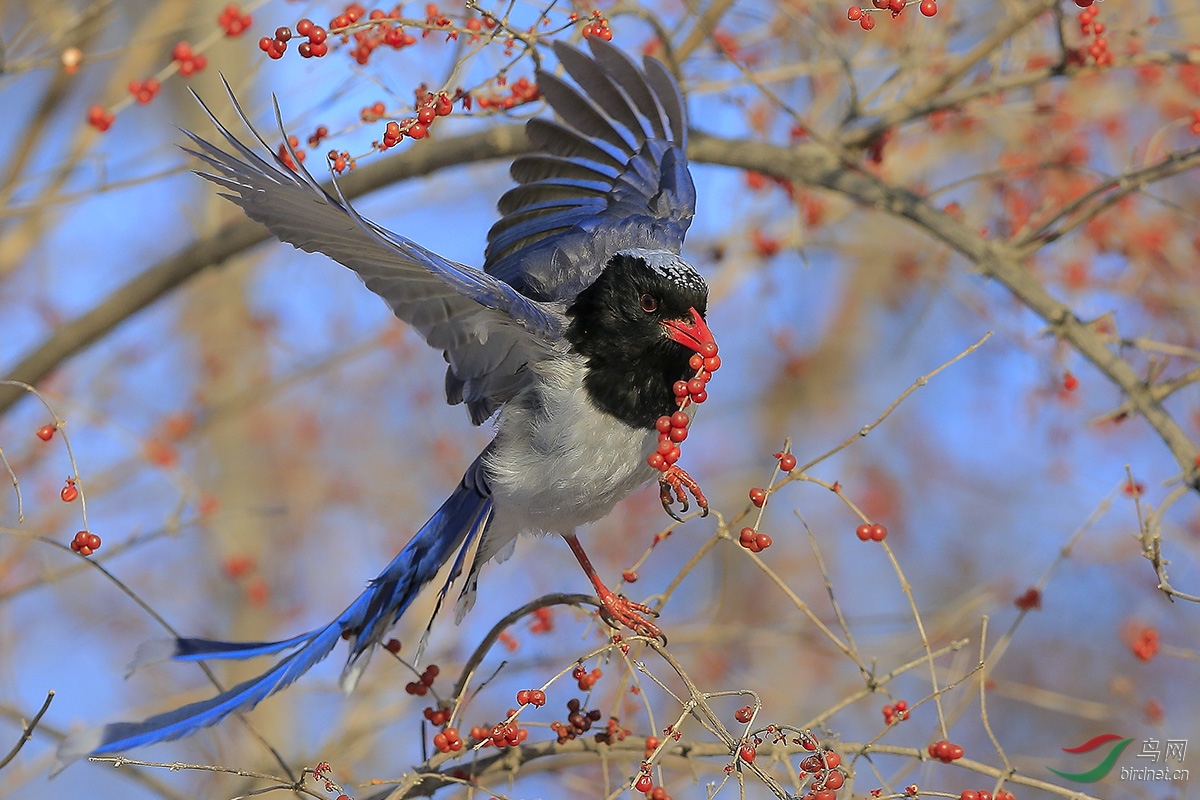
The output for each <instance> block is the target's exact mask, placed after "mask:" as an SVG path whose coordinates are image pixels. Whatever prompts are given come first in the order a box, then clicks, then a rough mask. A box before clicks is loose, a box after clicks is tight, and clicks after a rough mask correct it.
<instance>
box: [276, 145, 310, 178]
mask: <svg viewBox="0 0 1200 800" xmlns="http://www.w3.org/2000/svg"><path fill="white" fill-rule="evenodd" d="M288 145H291V146H290V147H289V146H288ZM292 153H295V154H296V160H297V161H300V162H301V163H303V162H304V159H305V158H307V154H306V153H305V152H304V151H303V150H302V149H300V140H299V139H298V138H296V137H295V136H289V137H287V144H284V143H283V142H280V143H279V146H278V147H277V148H275V154H276V155H277V156H279V160H280V161H282V162H283V165H284V166H285V167H287V168H288V169H290V170H292V171H293V172H295V171H296V170H297V166H296V161H293V160H292Z"/></svg>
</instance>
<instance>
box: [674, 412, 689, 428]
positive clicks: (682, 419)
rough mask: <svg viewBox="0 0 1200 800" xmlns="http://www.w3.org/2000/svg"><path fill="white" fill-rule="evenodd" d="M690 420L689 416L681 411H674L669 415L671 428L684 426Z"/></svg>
mask: <svg viewBox="0 0 1200 800" xmlns="http://www.w3.org/2000/svg"><path fill="white" fill-rule="evenodd" d="M691 421H692V420H691V417H689V416H688V415H687V414H686V413H684V412H682V411H676V412H675V413H674V414H672V415H671V427H672V428H686V427H687V426H688V424H689V423H690V422H691Z"/></svg>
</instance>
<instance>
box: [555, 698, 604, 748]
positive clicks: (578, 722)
mask: <svg viewBox="0 0 1200 800" xmlns="http://www.w3.org/2000/svg"><path fill="white" fill-rule="evenodd" d="M602 716H604V715H603V714H602V713H600V709H598V708H593V709H592V710H591V711H587V712H585V711H584V710H583V706H582V704H581V703H580V702H579V701H578V700H576V699H575V698H571V699H570V700H568V701H567V721H566V722H565V723H563V722H558V721H557V720H556V721H554V722H551V723H550V730H552V731H554V733H555V734H557V736H558V743H559V744H564V743H566V742H569V741H570V740H571V739H574V738H575V737H577V736H582V735H583V734H585V733H587V732H588V731H589V730H590V729H591V727H592V723H593V722H599V721H600V718H601V717H602Z"/></svg>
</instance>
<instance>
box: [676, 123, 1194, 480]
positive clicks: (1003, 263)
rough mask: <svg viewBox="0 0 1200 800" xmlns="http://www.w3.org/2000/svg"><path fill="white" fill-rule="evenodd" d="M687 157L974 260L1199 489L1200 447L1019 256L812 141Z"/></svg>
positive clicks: (747, 145)
mask: <svg viewBox="0 0 1200 800" xmlns="http://www.w3.org/2000/svg"><path fill="white" fill-rule="evenodd" d="M691 141H692V152H691V155H692V156H693V157H694V158H695V160H697V161H707V162H712V163H722V164H726V165H727V166H732V167H740V168H741V169H746V170H753V171H756V172H762V173H764V174H766V175H770V176H773V177H779V178H785V179H788V180H791V181H792V182H793V183H803V184H808V185H813V186H821V187H824V188H826V189H830V190H832V191H835V192H839V193H841V194H843V195H845V196H846V197H849V198H850V199H852V200H854V201H855V202H857V203H859V204H860V205H864V206H867V207H869V208H875V209H878V210H880V211H883V212H885V213H888V214H891V215H893V216H896V217H901V218H904V219H907V220H909V221H911V222H913V223H915V224H916V225H917V226H918V227H919V228H921V229H922V230H924V231H925V232H926V233H928V234H929V235H930V236H932V237H934V238H935V239H939V240H941V241H942V242H943V243H945V244H947V245H949V246H950V247H951V248H952V249H954V250H955V251H957V252H958V253H960V254H961V255H963V256H964V257H965V258H967V259H968V260H969V261H971V262H972V263H973V264H975V265H976V266H977V267H978V268H979V270H980V272H982V273H983V275H984V276H986V277H989V278H994V279H995V280H997V281H999V282H1000V283H1001V284H1003V285H1004V286H1005V287H1006V288H1007V289H1008V290H1009V291H1010V292H1012V293H1013V295H1015V296H1016V298H1017V299H1018V300H1019V301H1020V302H1021V303H1022V304H1023V305H1025V306H1026V307H1027V308H1028V309H1029V310H1030V311H1032V312H1034V313H1035V314H1037V315H1038V316H1039V317H1040V318H1041V319H1043V320H1044V321H1045V322H1046V323H1047V324H1048V325H1049V326H1050V328H1051V330H1053V331H1054V333H1055V335H1056V336H1058V337H1059V338H1060V339H1063V340H1064V341H1066V342H1067V343H1068V344H1070V345H1071V346H1073V347H1074V348H1075V349H1076V350H1077V351H1078V352H1079V353H1080V355H1082V356H1083V357H1084V358H1086V359H1087V360H1088V361H1090V362H1092V364H1093V365H1094V366H1095V367H1096V368H1097V369H1099V370H1100V372H1102V373H1103V374H1104V375H1105V377H1107V378H1108V379H1109V380H1110V381H1112V382H1113V383H1114V384H1116V386H1117V387H1118V388H1120V389H1121V391H1122V392H1124V393H1125V395H1126V396H1127V397H1128V398H1129V401H1130V403H1132V404H1133V407H1134V408H1135V409H1136V410H1137V412H1138V413H1139V414H1141V415H1142V417H1144V418H1145V420H1146V421H1147V422H1149V423H1150V426H1151V427H1152V428H1153V429H1154V430H1155V432H1156V433H1157V434H1158V435H1159V437H1160V438H1161V439H1162V440H1163V442H1164V443H1165V444H1166V445H1167V447H1168V448H1169V449H1170V451H1171V454H1172V455H1173V456H1174V457H1175V461H1176V462H1177V463H1178V465H1179V468H1180V470H1181V472H1182V475H1183V481H1184V482H1185V483H1186V484H1188V485H1189V486H1191V487H1192V488H1193V489H1194V490H1196V491H1198V492H1200V464H1198V463H1197V461H1196V458H1197V455H1198V454H1200V450H1198V449H1197V447H1196V445H1195V443H1193V442H1192V441H1191V439H1189V438H1188V436H1187V434H1186V433H1185V432H1184V431H1183V428H1182V427H1180V425H1179V423H1178V422H1176V420H1175V419H1174V418H1173V417H1172V416H1171V415H1170V414H1169V413H1168V412H1167V410H1166V409H1165V408H1164V407H1163V405H1162V402H1161V401H1160V399H1159V398H1158V397H1157V396H1156V395H1155V393H1154V391H1153V390H1152V389H1151V387H1150V386H1149V385H1147V383H1146V381H1144V380H1142V379H1141V378H1140V377H1139V376H1138V374H1137V373H1136V372H1135V371H1134V369H1133V367H1132V366H1131V365H1130V364H1129V362H1127V361H1125V360H1124V359H1122V358H1121V357H1120V356H1118V355H1117V354H1116V353H1115V352H1113V350H1112V349H1110V348H1109V347H1108V346H1107V345H1106V344H1105V342H1104V339H1103V338H1102V337H1101V336H1100V335H1099V334H1098V333H1097V332H1096V331H1095V330H1093V329H1092V327H1091V326H1089V325H1088V324H1087V323H1086V322H1084V321H1082V320H1081V319H1080V318H1079V317H1078V316H1076V315H1075V313H1074V312H1073V311H1072V310H1071V308H1070V307H1069V306H1068V305H1067V304H1066V303H1063V302H1062V301H1060V300H1058V299H1057V298H1055V297H1054V296H1053V295H1051V294H1050V292H1048V291H1047V290H1046V287H1045V286H1043V285H1042V283H1041V282H1040V281H1039V280H1038V279H1037V278H1036V277H1035V276H1034V274H1033V273H1032V272H1030V271H1029V270H1028V269H1026V267H1025V263H1024V261H1025V259H1024V254H1022V253H1021V252H1020V251H1018V250H1017V249H1015V248H1013V247H1011V246H1009V245H1007V244H1005V243H1003V242H996V241H991V240H988V239H986V238H984V237H983V236H981V235H979V233H978V232H977V231H975V230H972V229H971V228H969V227H968V226H966V225H965V224H963V223H962V222H959V221H958V220H956V219H955V218H953V217H951V216H950V215H949V214H946V213H944V212H942V211H941V210H939V209H937V208H934V207H933V206H932V205H930V204H929V203H927V202H925V200H924V199H922V198H921V197H919V196H918V195H916V194H913V193H912V192H910V191H908V190H906V189H901V188H899V187H895V186H891V185H889V184H887V183H886V182H884V181H883V180H882V179H880V178H878V177H876V176H874V175H870V174H868V173H865V172H863V171H861V170H858V169H856V168H854V167H852V166H850V165H845V164H839V163H838V162H836V161H835V159H834V158H833V156H832V155H830V154H828V153H823V152H822V148H820V147H819V146H817V145H813V146H803V147H795V148H785V147H779V146H777V145H772V144H768V143H765V142H748V141H739V140H732V139H723V138H720V137H716V136H709V135H706V134H700V133H696V134H693V136H692V140H691Z"/></svg>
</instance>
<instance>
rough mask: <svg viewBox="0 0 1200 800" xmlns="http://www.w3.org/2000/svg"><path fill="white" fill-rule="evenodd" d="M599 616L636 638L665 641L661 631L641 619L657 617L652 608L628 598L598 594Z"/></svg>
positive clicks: (613, 594)
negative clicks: (634, 634) (628, 631)
mask: <svg viewBox="0 0 1200 800" xmlns="http://www.w3.org/2000/svg"><path fill="white" fill-rule="evenodd" d="M599 596H600V616H601V617H603V618H604V619H605V620H606V621H607V622H608V623H609V624H610V625H612V626H613V627H618V626H622V627H626V628H628V629H629V630H631V631H633V632H634V633H636V634H637V635H638V636H645V637H648V638H650V639H658V640H660V641H664V642H665V641H666V637H664V636H663V633H662V630H661V629H660V628H659V627H658V626H657V625H655V624H654V623H653V622H650V621H649V620H648V619H646V618H645V617H643V616H642V615H643V614H646V615H649V616H652V617H657V616H658V613H657V612H655V610H654V609H653V608H651V607H650V606H647V605H643V604H641V603H635V602H633V601H632V600H630V599H629V598H628V597H622V596H621V595H619V594H616V593H614V592H612V591H607V592H601V593H600V595H599Z"/></svg>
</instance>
